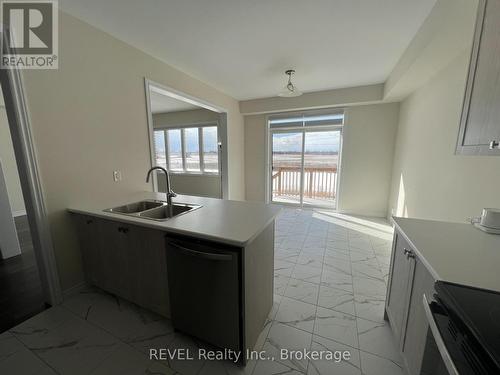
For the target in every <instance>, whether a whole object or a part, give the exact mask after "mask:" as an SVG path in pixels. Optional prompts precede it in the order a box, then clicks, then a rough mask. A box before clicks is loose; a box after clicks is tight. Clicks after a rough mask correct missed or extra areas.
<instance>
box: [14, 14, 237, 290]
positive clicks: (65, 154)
mask: <svg viewBox="0 0 500 375" xmlns="http://www.w3.org/2000/svg"><path fill="white" fill-rule="evenodd" d="M59 38H60V41H59V43H60V46H59V47H60V48H59V51H60V58H59V69H58V70H53V71H49V70H31V71H28V70H25V71H23V75H24V80H25V86H26V92H27V101H28V106H29V110H30V116H31V122H32V127H33V133H34V139H35V146H36V149H37V154H38V162H39V166H40V173H41V178H42V184H43V190H44V194H45V198H46V204H47V208H48V212H49V219H50V228H51V232H52V236H53V240H54V246H55V255H56V262H57V266H58V270H59V275H60V279H61V284H62V288H63V290H64V289H68V288H70V287H72V286H74V285H77V284H78V283H80V282H81V281H82V280H83V273H82V267H81V254H80V251H79V248H78V241H77V236H76V233H75V230H74V226H73V223H72V221H71V217H70V215H69V214H68V213H67V212H66V208H67V207H69V206H76V205H78V204H80V203H85V202H93V203H94V204H97V205H102V207H103V208H105V207H107V206H108V205H109V203H110V202H111V201H116V200H119V199H121V197H125V196H126V195H127V194H128V193H131V192H134V191H141V190H151V189H152V185H150V184H146V183H145V178H146V172H147V170H148V169H149V168H150V166H151V162H150V152H149V137H148V126H147V112H146V96H145V90H144V77H147V78H149V79H151V80H152V81H154V82H158V83H159V84H162V85H165V86H169V87H172V88H174V89H176V90H179V91H182V92H185V93H187V94H188V95H192V96H195V97H198V98H200V99H202V100H205V101H208V102H211V103H213V104H215V105H217V106H220V107H223V108H225V109H226V110H227V111H228V138H229V145H228V153H229V160H228V161H229V175H228V177H229V197H230V198H232V199H243V198H244V181H243V178H244V176H243V157H244V155H243V118H242V116H241V115H240V113H239V107H238V102H237V101H236V100H234V99H233V98H231V97H229V96H227V95H225V94H223V93H221V92H220V91H218V90H216V89H214V88H212V87H210V86H208V85H207V84H204V83H203V82H200V81H198V80H196V79H194V78H192V77H190V76H188V75H186V74H185V73H182V72H181V71H179V70H177V69H175V68H173V67H171V66H169V65H167V64H165V63H164V62H161V61H160V60H157V59H155V58H153V57H151V56H149V55H147V54H145V53H143V52H141V51H139V50H137V49H135V48H133V47H131V46H130V45H127V44H126V43H123V42H121V41H119V40H117V39H115V38H113V37H111V36H110V35H108V34H106V33H104V32H102V31H100V30H98V29H96V28H94V27H92V26H90V25H88V24H86V23H84V22H82V21H80V20H78V19H76V18H74V17H72V16H69V15H67V14H65V13H64V12H60V17H59ZM113 170H121V171H122V176H123V180H122V181H121V182H120V183H115V182H113V179H112V173H113Z"/></svg>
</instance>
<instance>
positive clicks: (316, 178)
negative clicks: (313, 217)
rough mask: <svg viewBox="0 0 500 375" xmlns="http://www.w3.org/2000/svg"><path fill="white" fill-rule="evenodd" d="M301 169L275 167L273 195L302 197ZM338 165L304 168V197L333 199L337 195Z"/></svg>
mask: <svg viewBox="0 0 500 375" xmlns="http://www.w3.org/2000/svg"><path fill="white" fill-rule="evenodd" d="M300 176H301V169H300V168H297V167H274V168H273V173H272V180H273V196H297V197H300ZM336 189H337V167H333V168H312V167H305V168H304V198H312V199H324V200H333V199H335V198H336V196H337V191H336Z"/></svg>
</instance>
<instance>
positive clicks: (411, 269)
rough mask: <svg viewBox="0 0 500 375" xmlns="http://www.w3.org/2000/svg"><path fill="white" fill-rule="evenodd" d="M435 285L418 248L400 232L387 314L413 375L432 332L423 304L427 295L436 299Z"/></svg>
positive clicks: (396, 234) (408, 369) (393, 258)
mask: <svg viewBox="0 0 500 375" xmlns="http://www.w3.org/2000/svg"><path fill="white" fill-rule="evenodd" d="M434 282H435V280H434V278H433V277H432V275H431V273H430V272H429V271H428V270H427V268H426V267H425V265H424V263H423V262H422V260H421V259H419V258H418V256H417V254H416V252H415V251H414V249H412V247H411V246H410V244H409V243H408V241H406V239H405V238H404V236H403V234H402V233H401V232H399V231H398V230H396V231H395V233H394V242H393V251H392V259H391V269H390V274H389V283H388V289H387V299H386V307H385V313H386V319H387V320H389V323H390V325H391V329H392V332H393V334H394V337H395V340H396V342H397V343H398V345H399V349H400V351H401V354H402V356H403V359H404V362H405V365H406V368H407V371H408V373H409V374H410V375H417V374H420V373H421V366H422V358H423V355H424V351H425V347H426V338H427V331H428V329H429V325H428V323H427V319H426V317H425V311H424V309H423V302H422V301H423V296H424V294H425V295H426V296H427V297H428V298H429V299H431V298H432V295H433V293H434V292H433V291H434Z"/></svg>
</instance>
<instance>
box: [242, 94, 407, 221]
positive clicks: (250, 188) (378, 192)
mask: <svg viewBox="0 0 500 375" xmlns="http://www.w3.org/2000/svg"><path fill="white" fill-rule="evenodd" d="M398 112H399V104H397V103H393V104H376V105H366V106H354V107H350V108H348V109H347V111H346V114H347V117H346V125H345V126H344V132H343V150H342V165H341V177H340V187H339V194H340V197H339V206H338V209H339V210H341V211H344V212H349V213H355V214H360V215H371V216H385V215H386V213H387V203H388V198H389V188H390V179H391V173H392V161H393V150H394V141H395V136H396V127H397V121H398ZM265 139H266V115H253V116H245V183H246V198H247V199H248V200H259V201H263V200H265V198H266V197H265V181H266V153H265V148H266V142H265Z"/></svg>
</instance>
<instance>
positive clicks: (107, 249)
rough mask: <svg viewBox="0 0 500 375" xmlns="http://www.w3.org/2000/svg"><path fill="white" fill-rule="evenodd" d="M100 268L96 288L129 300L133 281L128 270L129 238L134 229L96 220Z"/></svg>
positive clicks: (112, 222)
mask: <svg viewBox="0 0 500 375" xmlns="http://www.w3.org/2000/svg"><path fill="white" fill-rule="evenodd" d="M97 223H98V240H99V244H100V245H99V248H100V260H101V262H102V265H103V267H101V270H100V275H99V279H100V280H99V283H98V284H97V286H99V287H101V288H102V289H104V290H107V291H109V292H111V293H114V294H116V295H118V296H120V297H123V298H125V299H130V298H131V295H132V294H131V285H132V283H133V280H134V275H133V272H131V270H130V266H129V264H130V249H131V244H130V236H131V234H132V233H133V231H134V227H132V226H127V225H126V224H122V223H118V222H114V221H109V220H102V219H100V220H97Z"/></svg>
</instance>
